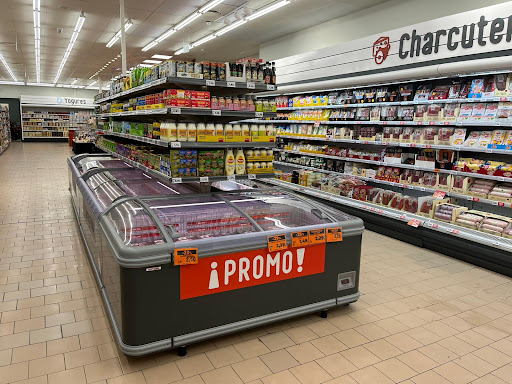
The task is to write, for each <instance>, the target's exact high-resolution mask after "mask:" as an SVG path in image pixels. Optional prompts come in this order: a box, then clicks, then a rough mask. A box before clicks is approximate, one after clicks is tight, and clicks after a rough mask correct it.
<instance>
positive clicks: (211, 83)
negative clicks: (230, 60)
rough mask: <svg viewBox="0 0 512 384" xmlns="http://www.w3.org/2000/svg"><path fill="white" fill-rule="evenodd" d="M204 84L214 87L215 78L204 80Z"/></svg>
mask: <svg viewBox="0 0 512 384" xmlns="http://www.w3.org/2000/svg"><path fill="white" fill-rule="evenodd" d="M206 85H207V86H209V87H215V80H206Z"/></svg>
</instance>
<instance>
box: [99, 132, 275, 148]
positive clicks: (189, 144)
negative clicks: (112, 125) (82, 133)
mask: <svg viewBox="0 0 512 384" xmlns="http://www.w3.org/2000/svg"><path fill="white" fill-rule="evenodd" d="M97 132H98V133H100V134H103V135H105V136H117V137H123V138H125V139H130V140H136V141H140V142H143V143H147V144H153V145H158V146H160V147H165V148H233V147H236V148H273V147H275V146H276V143H275V142H252V141H250V142H247V143H246V142H223V143H218V142H201V141H165V140H156V139H150V138H148V137H141V136H135V135H129V134H127V133H121V132H112V131H104V130H97Z"/></svg>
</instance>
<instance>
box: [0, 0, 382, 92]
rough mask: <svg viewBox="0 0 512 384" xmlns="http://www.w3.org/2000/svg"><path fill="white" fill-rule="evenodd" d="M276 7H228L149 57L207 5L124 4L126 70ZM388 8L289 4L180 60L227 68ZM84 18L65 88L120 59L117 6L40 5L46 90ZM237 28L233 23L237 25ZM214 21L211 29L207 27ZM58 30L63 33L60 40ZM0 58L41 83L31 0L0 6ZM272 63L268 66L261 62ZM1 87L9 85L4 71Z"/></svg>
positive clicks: (101, 2) (341, 0)
mask: <svg viewBox="0 0 512 384" xmlns="http://www.w3.org/2000/svg"><path fill="white" fill-rule="evenodd" d="M274 1H275V0H225V1H224V2H223V3H222V4H220V5H218V6H216V7H214V8H213V10H214V11H216V12H208V13H206V14H205V15H203V16H201V17H199V18H198V19H196V20H195V21H194V22H192V23H191V24H189V25H188V26H186V27H185V28H183V29H182V30H180V31H178V32H176V33H175V34H173V35H172V36H171V37H169V38H168V39H166V40H165V41H163V42H161V43H160V44H158V45H157V46H156V47H154V48H152V49H150V50H149V51H147V52H142V51H141V49H142V47H144V46H145V45H147V44H148V43H150V42H151V41H153V40H154V39H155V38H157V37H158V36H160V35H161V34H163V33H164V32H166V31H167V30H168V29H169V28H171V27H172V26H173V25H175V24H177V23H178V22H179V21H181V20H183V19H184V18H185V17H186V16H187V15H189V14H191V13H192V12H194V11H196V10H197V9H198V8H199V7H201V6H202V5H204V4H205V3H207V0H125V15H126V18H130V19H131V20H132V21H133V23H134V25H133V26H132V27H131V28H130V30H129V31H128V32H127V40H126V42H127V58H128V67H130V66H134V65H136V64H140V63H141V62H142V61H143V60H145V59H149V58H150V57H151V56H152V55H153V54H157V53H159V54H168V55H172V54H173V53H174V51H176V50H178V49H180V48H181V47H182V46H183V45H184V44H185V43H190V42H192V41H195V40H198V39H200V38H202V37H204V36H206V35H208V34H209V33H211V32H213V31H216V30H218V29H220V28H222V27H223V26H225V25H224V24H223V22H222V20H221V18H222V16H223V15H226V14H229V13H230V12H232V11H234V10H236V9H237V8H238V7H240V6H243V5H244V4H247V6H248V7H249V8H250V9H252V10H256V9H259V8H261V7H264V6H266V5H268V4H271V3H273V2H274ZM385 1H387V0H295V1H294V2H292V3H291V4H289V5H287V6H285V7H282V8H280V9H278V10H277V11H274V12H271V13H269V14H267V15H264V16H262V17H260V18H258V19H256V20H253V21H250V22H248V23H246V24H245V25H243V26H241V27H239V28H237V29H235V30H234V31H232V32H229V33H227V34H225V35H223V36H221V37H218V38H216V39H214V40H213V41H210V42H207V43H205V44H203V45H201V47H198V48H196V49H193V50H191V51H190V52H189V53H187V54H182V55H180V56H176V57H175V58H179V59H187V60H190V59H197V60H203V59H206V60H212V61H230V60H235V59H238V58H241V57H246V56H251V57H254V56H257V55H258V52H259V45H260V44H261V43H264V42H267V41H270V40H273V39H276V38H279V37H282V36H285V35H287V34H290V33H293V32H297V31H300V30H302V29H305V28H308V27H311V26H313V25H317V24H320V23H322V22H325V21H328V20H331V19H334V18H337V17H341V16H345V15H348V14H350V13H352V12H356V11H359V10H362V9H365V8H368V7H371V6H374V5H376V4H379V3H383V2H385ZM80 11H83V12H84V14H85V17H86V20H85V23H84V25H83V28H82V31H81V32H80V35H79V36H78V40H77V42H76V43H75V46H74V48H73V51H72V53H71V55H70V56H69V59H68V61H67V63H66V65H65V67H64V70H63V72H62V75H61V78H60V83H70V82H71V81H72V80H73V79H75V78H78V79H80V81H79V82H78V85H88V84H89V83H90V82H91V80H89V77H90V76H91V75H93V74H94V73H95V72H96V71H97V70H98V69H100V68H101V67H103V65H105V64H106V63H107V62H108V61H109V60H112V59H113V58H114V57H115V56H117V55H118V54H119V53H120V51H121V48H120V41H118V42H117V43H116V44H115V45H114V46H113V47H112V48H106V47H105V45H106V43H107V42H108V41H109V40H110V39H111V38H112V36H113V35H114V34H115V33H116V32H117V31H119V29H120V21H119V1H118V0H41V82H43V83H46V82H51V81H53V79H54V78H55V75H56V73H57V70H58V68H59V65H60V62H61V60H62V57H63V55H64V52H65V51H66V48H67V46H68V43H69V40H70V38H71V35H72V33H73V28H74V26H75V24H76V21H77V19H78V16H79V13H80ZM232 20H235V19H234V18H232ZM207 21H211V22H212V23H211V25H210V26H207V24H206V22H207ZM57 28H63V32H62V33H61V34H59V33H57ZM0 53H1V54H2V55H3V56H4V58H5V60H6V61H7V63H8V64H9V65H10V67H11V69H12V71H13V72H14V74H15V75H16V77H17V78H18V80H21V81H23V80H26V81H27V82H35V81H36V74H35V70H36V65H35V53H34V26H33V16H32V0H1V12H0ZM263 59H270V58H263ZM120 66H121V59H118V60H117V61H115V62H114V63H113V64H112V65H110V66H109V67H108V68H107V69H106V70H105V71H104V72H102V75H101V76H102V79H104V80H110V78H111V77H113V76H115V75H118V74H119V73H120V71H119V70H116V69H117V68H119V67H120ZM0 79H3V80H11V77H10V76H9V74H8V72H7V70H6V69H5V67H4V66H3V65H1V64H0Z"/></svg>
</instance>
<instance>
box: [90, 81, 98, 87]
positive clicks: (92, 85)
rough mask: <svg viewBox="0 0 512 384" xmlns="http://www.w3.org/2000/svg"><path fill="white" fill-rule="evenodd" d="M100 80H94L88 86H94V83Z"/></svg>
mask: <svg viewBox="0 0 512 384" xmlns="http://www.w3.org/2000/svg"><path fill="white" fill-rule="evenodd" d="M97 82H98V80H94V81H93V82H92V83H91V84H89V85H88V87H92V86H93V85H94V84H96V83H97Z"/></svg>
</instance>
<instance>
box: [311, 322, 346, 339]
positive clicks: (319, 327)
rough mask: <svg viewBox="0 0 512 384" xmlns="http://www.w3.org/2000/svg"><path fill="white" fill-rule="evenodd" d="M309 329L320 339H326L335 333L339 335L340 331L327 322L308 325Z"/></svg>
mask: <svg viewBox="0 0 512 384" xmlns="http://www.w3.org/2000/svg"><path fill="white" fill-rule="evenodd" d="M307 327H308V328H309V329H311V330H312V331H313V332H315V333H316V335H317V336H319V337H324V336H328V335H332V334H333V333H337V332H339V331H340V329H339V328H338V327H336V326H334V325H333V324H332V323H330V322H329V321H327V320H320V321H315V322H314V323H312V324H308V325H307Z"/></svg>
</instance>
